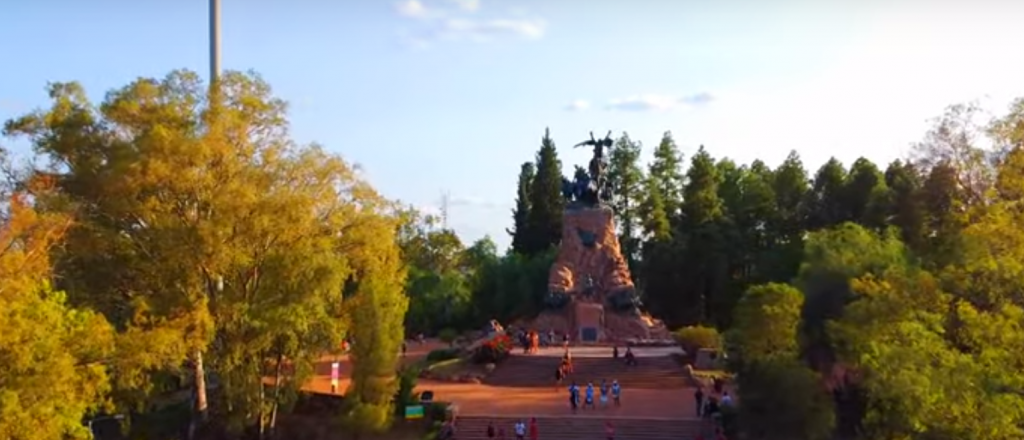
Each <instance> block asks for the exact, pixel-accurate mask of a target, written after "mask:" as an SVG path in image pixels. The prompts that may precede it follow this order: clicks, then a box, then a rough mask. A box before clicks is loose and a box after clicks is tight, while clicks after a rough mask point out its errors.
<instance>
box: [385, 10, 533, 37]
mask: <svg viewBox="0 0 1024 440" xmlns="http://www.w3.org/2000/svg"><path fill="white" fill-rule="evenodd" d="M446 2H447V3H448V4H451V5H452V6H453V7H452V8H447V9H446V8H435V7H433V6H427V5H426V4H424V3H423V2H422V1H421V0H403V1H402V2H400V3H397V4H396V5H395V11H396V12H397V13H398V15H399V16H401V17H404V18H407V19H412V20H413V21H414V22H415V25H414V26H415V28H414V29H413V30H411V31H410V30H408V29H407V30H405V31H404V32H403V33H402V34H403V39H404V40H405V41H406V42H407V43H409V44H411V45H413V46H419V47H422V46H425V45H427V44H429V43H430V42H432V41H436V40H453V41H458V40H470V41H477V42H484V41H491V40H494V39H497V38H501V37H518V38H526V39H538V38H541V37H543V36H544V33H545V31H546V30H547V23H546V22H545V21H544V20H542V19H539V18H521V17H517V16H514V15H494V14H491V15H490V16H487V17H479V16H477V15H475V13H476V12H478V10H479V8H480V2H479V0H446Z"/></svg>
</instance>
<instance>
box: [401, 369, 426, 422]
mask: <svg viewBox="0 0 1024 440" xmlns="http://www.w3.org/2000/svg"><path fill="white" fill-rule="evenodd" d="M419 376H420V370H419V368H415V367H405V368H403V369H402V370H401V371H399V372H398V392H396V393H395V414H396V415H397V416H399V417H401V416H402V415H403V414H404V413H405V407H406V405H412V404H415V403H416V400H417V399H416V396H415V395H414V394H413V391H414V390H415V389H416V380H417V379H419Z"/></svg>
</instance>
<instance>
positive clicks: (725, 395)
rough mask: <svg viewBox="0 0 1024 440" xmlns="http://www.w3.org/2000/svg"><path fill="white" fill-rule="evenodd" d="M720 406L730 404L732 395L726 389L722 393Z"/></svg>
mask: <svg viewBox="0 0 1024 440" xmlns="http://www.w3.org/2000/svg"><path fill="white" fill-rule="evenodd" d="M722 406H732V396H730V395H729V392H728V391H726V392H724V393H722Z"/></svg>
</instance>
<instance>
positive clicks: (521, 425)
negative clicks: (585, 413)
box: [487, 417, 615, 440]
mask: <svg viewBox="0 0 1024 440" xmlns="http://www.w3.org/2000/svg"><path fill="white" fill-rule="evenodd" d="M604 431H605V438H606V439H607V440H615V425H613V424H612V421H611V420H605V422H604ZM512 432H514V433H515V436H516V440H526V436H527V435H529V436H530V440H538V439H539V438H540V429H539V428H538V427H537V418H536V417H533V418H531V419H530V424H529V425H527V424H526V423H525V422H523V421H522V420H519V421H517V422H516V423H515V424H514V425H512ZM487 439H488V440H507V439H506V437H505V428H503V427H496V426H494V422H490V423H488V424H487Z"/></svg>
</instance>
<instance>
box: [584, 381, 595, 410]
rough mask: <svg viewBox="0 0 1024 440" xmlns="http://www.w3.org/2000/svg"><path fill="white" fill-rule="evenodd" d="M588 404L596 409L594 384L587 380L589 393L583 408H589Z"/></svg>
mask: <svg viewBox="0 0 1024 440" xmlns="http://www.w3.org/2000/svg"><path fill="white" fill-rule="evenodd" d="M588 406H589V407H590V409H594V384H593V383H592V382H587V394H586V399H585V400H584V401H583V409H587V407H588Z"/></svg>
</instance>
